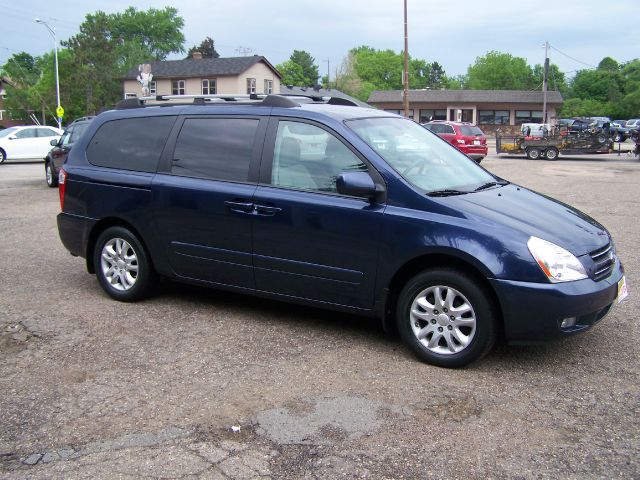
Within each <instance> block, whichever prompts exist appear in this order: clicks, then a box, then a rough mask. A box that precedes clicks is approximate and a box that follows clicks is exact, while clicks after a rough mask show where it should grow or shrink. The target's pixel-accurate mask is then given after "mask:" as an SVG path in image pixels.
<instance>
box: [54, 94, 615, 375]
mask: <svg viewBox="0 0 640 480" xmlns="http://www.w3.org/2000/svg"><path fill="white" fill-rule="evenodd" d="M220 97H222V96H218V97H215V96H208V97H201V98H196V99H195V100H194V101H193V104H188V105H187V104H175V103H172V101H173V100H169V101H160V100H161V99H160V98H158V100H157V101H156V102H155V104H151V103H152V102H150V101H149V102H146V103H144V102H142V101H140V100H138V99H134V100H125V101H124V102H121V104H120V105H119V106H118V108H116V109H115V110H112V111H108V112H105V113H102V114H100V115H99V116H98V117H96V118H95V119H94V120H93V122H92V123H91V125H90V126H89V127H88V129H87V130H86V132H85V134H84V135H83V136H82V138H81V139H80V140H79V141H78V142H77V143H76V144H75V146H74V148H73V150H71V153H70V154H69V157H68V159H67V161H66V163H65V165H64V167H63V170H62V171H61V173H60V179H59V180H60V181H59V183H60V187H59V188H60V202H61V206H62V213H60V214H59V215H58V229H59V232H60V238H61V239H62V242H63V244H64V245H65V247H66V248H67V249H68V250H69V251H70V252H71V253H72V254H73V255H76V256H80V257H83V258H85V259H86V265H87V269H88V271H89V272H90V273H95V274H96V276H97V278H98V281H99V283H100V285H101V286H102V288H103V289H104V290H105V291H106V292H107V294H109V295H110V296H111V297H113V298H115V299H117V300H122V301H132V300H137V299H140V298H142V297H144V296H145V295H146V294H147V293H149V291H150V289H151V287H152V286H153V284H154V281H155V280H156V279H157V278H158V276H163V277H168V278H171V279H174V280H179V281H183V282H189V283H194V284H199V285H206V286H211V287H214V288H220V289H227V290H233V291H237V292H242V293H247V294H252V295H257V296H262V297H268V298H274V299H279V300H283V301H289V302H296V303H303V304H308V305H314V306H320V307H326V308H331V309H336V310H342V311H346V312H352V313H358V314H362V315H367V316H370V317H375V318H378V319H380V320H381V321H382V322H383V323H384V325H385V327H386V328H391V327H396V328H397V329H398V331H399V333H400V335H401V336H402V338H403V340H404V341H405V342H406V343H407V344H408V345H409V346H410V347H411V348H412V349H413V351H414V352H415V353H416V354H417V355H418V357H420V358H421V359H422V360H424V361H426V362H429V363H432V364H435V365H439V366H445V367H460V366H464V365H466V364H468V363H470V362H472V361H474V360H476V359H478V358H480V357H482V356H483V355H484V354H486V353H487V352H488V351H489V350H490V348H491V347H492V345H493V344H494V341H495V339H496V337H497V336H498V335H499V334H502V335H503V336H504V337H505V338H506V339H507V341H509V342H511V343H528V342H538V341H543V340H547V339H550V338H554V337H561V336H567V335H571V334H574V333H577V332H581V331H584V330H586V329H588V328H589V327H591V326H592V325H594V324H595V323H596V322H598V321H599V320H601V319H602V318H603V317H604V316H605V315H606V314H607V313H608V312H609V310H610V309H611V307H612V306H613V305H614V303H616V302H617V301H621V300H622V299H623V298H624V297H625V296H626V285H625V278H624V275H623V268H622V265H621V263H620V261H619V259H618V257H617V255H616V251H615V246H614V244H613V241H612V239H611V236H610V235H609V233H608V232H607V230H606V229H605V228H604V227H603V226H602V225H600V224H599V223H598V222H596V221H595V220H593V219H592V218H590V217H589V216H587V215H585V214H583V213H581V212H579V211H578V210H576V209H574V208H572V207H570V206H568V205H566V204H563V203H560V202H558V201H555V200H553V199H551V198H548V197H545V196H542V195H540V194H537V193H535V192H532V191H530V190H528V189H526V188H523V187H520V186H518V185H514V184H511V183H509V182H507V181H505V180H503V179H501V178H498V177H496V176H494V175H492V174H491V173H489V172H488V171H487V170H485V169H483V168H482V167H480V166H479V165H477V164H476V163H475V162H474V161H472V160H470V159H469V158H467V157H466V156H465V155H464V154H462V153H460V152H459V151H458V150H456V149H455V148H454V147H452V146H451V145H449V144H448V143H447V142H445V141H443V140H441V139H440V138H439V137H438V136H436V135H434V134H433V133H431V132H429V131H428V130H426V129H424V128H423V127H421V126H420V125H419V124H417V123H415V122H413V121H410V120H407V119H404V118H402V117H399V116H396V115H393V114H390V113H388V112H383V111H379V110H374V109H368V108H362V107H356V106H350V105H347V104H348V101H345V100H342V99H330V100H327V99H317V98H316V99H313V100H310V99H307V98H300V97H295V98H294V97H285V96H280V95H268V96H264V97H256V96H251V98H247V99H245V100H242V99H238V98H237V97H235V98H224V99H222V100H221V98H220ZM183 99H184V97H183ZM165 100H166V99H165ZM183 101H184V100H183Z"/></svg>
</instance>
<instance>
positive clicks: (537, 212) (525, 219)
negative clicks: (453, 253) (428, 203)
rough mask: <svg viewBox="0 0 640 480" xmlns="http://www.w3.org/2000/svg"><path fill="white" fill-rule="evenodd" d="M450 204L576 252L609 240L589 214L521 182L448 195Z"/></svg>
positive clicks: (469, 217)
mask: <svg viewBox="0 0 640 480" xmlns="http://www.w3.org/2000/svg"><path fill="white" fill-rule="evenodd" d="M443 200H447V204H448V205H447V206H448V207H451V208H455V209H459V210H461V211H462V212H464V213H463V214H465V215H466V216H467V218H468V219H470V220H473V217H476V218H477V217H481V218H482V219H483V220H484V223H487V222H488V223H493V224H496V225H499V226H500V227H508V228H512V229H515V230H518V231H519V232H521V233H522V234H524V235H526V236H535V237H539V238H542V239H544V240H547V241H549V242H553V243H555V244H556V245H559V246H561V247H563V248H564V249H566V250H568V251H570V252H571V253H573V254H574V255H577V256H579V255H584V254H586V253H589V252H592V251H593V250H596V249H598V248H600V247H603V246H605V245H607V243H608V242H609V241H610V239H609V233H608V232H607V230H606V229H605V228H604V227H603V226H602V225H600V224H599V223H598V222H596V221H595V220H594V219H593V218H591V217H590V216H588V215H586V214H584V213H582V212H581V211H579V210H577V209H575V208H573V207H571V206H569V205H567V204H565V203H562V202H559V201H557V200H554V199H552V198H550V197H547V196H544V195H541V194H539V193H536V192H533V191H531V190H527V189H526V188H524V187H520V186H518V185H513V184H509V185H505V186H503V187H498V188H492V189H489V190H484V191H480V192H475V193H470V194H467V195H460V196H453V197H445V198H443Z"/></svg>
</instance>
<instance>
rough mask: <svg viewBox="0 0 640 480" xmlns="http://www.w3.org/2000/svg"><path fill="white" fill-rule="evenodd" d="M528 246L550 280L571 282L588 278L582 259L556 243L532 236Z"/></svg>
mask: <svg viewBox="0 0 640 480" xmlns="http://www.w3.org/2000/svg"><path fill="white" fill-rule="evenodd" d="M527 247H529V251H530V252H531V255H533V258H534V259H535V260H536V262H537V263H538V265H539V266H540V268H541V269H542V271H543V272H544V273H545V275H546V276H547V277H548V278H549V280H550V281H552V282H571V281H573V280H582V279H583V278H587V272H586V271H585V269H584V266H583V265H582V263H580V260H578V259H577V258H576V257H575V255H573V254H572V253H571V252H568V251H566V250H565V249H564V248H562V247H559V246H558V245H556V244H555V243H551V242H547V241H546V240H542V239H541V238H537V237H531V238H530V239H529V241H528V242H527Z"/></svg>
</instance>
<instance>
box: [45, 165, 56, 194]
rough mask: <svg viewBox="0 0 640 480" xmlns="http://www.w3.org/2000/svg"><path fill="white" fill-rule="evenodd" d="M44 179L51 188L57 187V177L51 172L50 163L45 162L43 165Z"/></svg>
mask: <svg viewBox="0 0 640 480" xmlns="http://www.w3.org/2000/svg"><path fill="white" fill-rule="evenodd" d="M44 178H45V180H46V181H47V185H48V186H49V187H51V188H55V187H57V186H58V176H57V175H56V174H55V172H54V171H53V167H52V166H51V162H45V164H44Z"/></svg>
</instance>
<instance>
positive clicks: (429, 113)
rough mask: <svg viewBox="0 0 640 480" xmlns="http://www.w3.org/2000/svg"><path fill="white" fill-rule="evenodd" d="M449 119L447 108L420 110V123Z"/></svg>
mask: <svg viewBox="0 0 640 480" xmlns="http://www.w3.org/2000/svg"><path fill="white" fill-rule="evenodd" d="M446 119H447V110H446V109H442V110H433V109H428V110H422V109H421V110H420V123H427V122H429V121H431V120H446Z"/></svg>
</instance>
